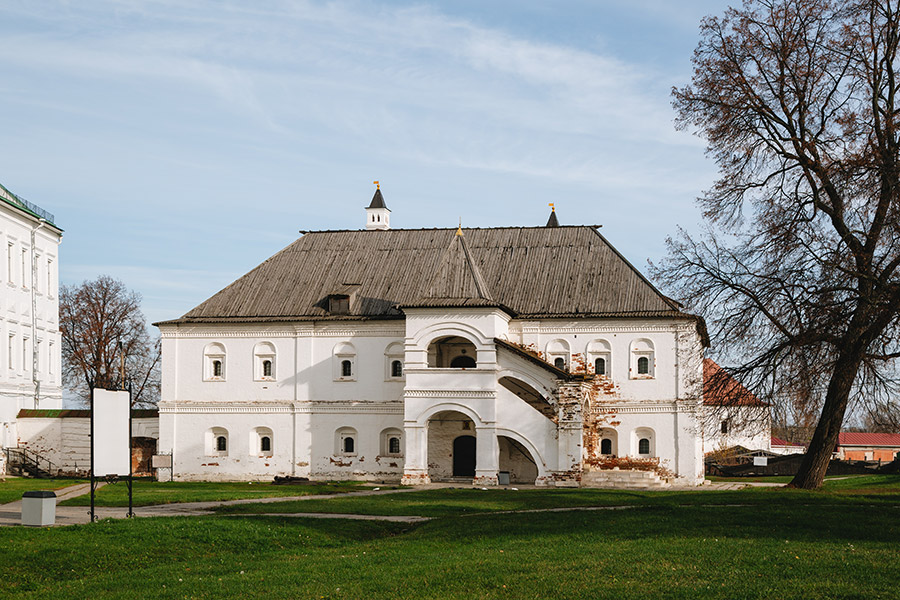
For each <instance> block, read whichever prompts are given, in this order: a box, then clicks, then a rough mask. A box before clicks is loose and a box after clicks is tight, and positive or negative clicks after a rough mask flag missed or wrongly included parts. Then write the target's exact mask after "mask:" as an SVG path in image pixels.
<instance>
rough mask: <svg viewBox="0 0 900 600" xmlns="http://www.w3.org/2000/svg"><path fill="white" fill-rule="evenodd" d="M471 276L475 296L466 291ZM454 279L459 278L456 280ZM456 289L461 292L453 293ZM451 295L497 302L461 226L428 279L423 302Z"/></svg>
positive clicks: (455, 297) (451, 296)
mask: <svg viewBox="0 0 900 600" xmlns="http://www.w3.org/2000/svg"><path fill="white" fill-rule="evenodd" d="M469 278H471V283H474V287H475V294H474V295H473V294H472V293H471V292H470V291H469V290H467V287H468V286H467V285H466V284H467V283H469ZM453 279H456V280H455V281H453ZM438 286H443V287H444V289H438ZM454 291H458V292H459V293H453V292H454ZM449 298H454V299H467V300H487V301H488V302H494V298H493V295H492V294H491V292H490V290H489V289H488V286H487V283H485V281H484V276H483V275H482V274H481V269H479V268H478V265H477V264H476V263H475V260H474V259H473V257H472V252H471V251H470V250H469V245H468V244H467V243H466V236H465V234H464V233H463V231H462V229H458V230H457V233H456V235H454V236H453V239H452V240H451V241H450V245H449V246H447V249H446V250H444V253H443V254H442V255H441V259H440V260H439V261H438V263H437V266H436V268H435V270H434V276H432V278H431V281H429V282H428V287H427V288H426V291H425V293H424V294H423V295H422V297H421V298H420V301H427V300H429V299H431V300H434V299H449Z"/></svg>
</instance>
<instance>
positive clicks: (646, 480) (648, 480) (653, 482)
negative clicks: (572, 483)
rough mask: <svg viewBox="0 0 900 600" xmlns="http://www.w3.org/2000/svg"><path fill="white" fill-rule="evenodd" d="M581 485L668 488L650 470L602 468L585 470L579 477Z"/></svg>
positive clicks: (613, 487)
mask: <svg viewBox="0 0 900 600" xmlns="http://www.w3.org/2000/svg"><path fill="white" fill-rule="evenodd" d="M581 487H596V488H609V489H647V490H649V489H654V490H658V489H666V488H668V487H669V483H668V482H667V481H663V480H662V479H660V478H659V475H657V474H656V473H653V472H652V471H630V470H613V469H604V470H599V471H587V472H585V473H584V475H582V477H581Z"/></svg>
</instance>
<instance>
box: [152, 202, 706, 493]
mask: <svg viewBox="0 0 900 600" xmlns="http://www.w3.org/2000/svg"><path fill="white" fill-rule="evenodd" d="M157 325H158V326H159V328H160V330H161V335H162V344H163V367H162V400H161V402H160V405H159V413H160V445H159V448H160V452H161V453H163V454H169V453H170V454H171V455H172V461H173V467H172V472H171V473H169V472H167V470H163V472H161V473H159V474H158V475H159V477H160V478H161V479H168V477H169V476H170V475H171V476H172V477H173V478H174V479H176V480H179V479H180V480H252V479H260V480H261V479H271V478H272V477H273V476H276V475H290V476H298V477H299V476H302V477H309V478H311V479H361V480H375V481H382V480H384V481H398V480H402V481H403V482H405V483H411V484H417V483H425V482H428V481H434V480H446V479H450V478H462V479H464V480H466V481H474V482H475V483H477V484H482V485H489V484H496V483H498V480H505V478H506V475H507V474H508V476H509V478H510V480H511V481H512V482H525V483H537V484H539V485H560V486H571V485H578V484H579V482H580V480H581V476H582V474H583V472H584V471H585V469H590V468H591V467H592V465H599V464H602V465H605V466H607V467H608V466H610V465H613V464H616V461H620V460H621V461H631V464H636V463H639V462H642V461H643V463H647V464H651V463H653V464H656V463H658V464H659V466H660V467H661V468H662V469H666V470H667V471H668V472H669V473H672V474H675V475H676V476H677V477H678V478H680V480H681V481H682V482H686V483H689V484H697V483H700V482H701V481H702V478H703V470H702V451H701V438H700V435H699V428H698V418H697V417H698V411H699V409H700V402H701V400H700V395H701V385H700V381H701V369H702V366H701V364H702V357H703V347H704V345H705V344H706V339H705V330H704V327H703V323H702V321H700V320H699V319H698V318H697V317H695V316H692V315H689V314H686V313H684V312H682V311H681V310H680V309H679V307H678V306H677V305H676V304H675V303H674V302H672V301H671V300H669V299H667V298H666V297H665V296H663V295H662V294H660V293H659V292H658V291H657V290H656V289H655V288H654V287H653V286H652V285H651V284H650V283H649V282H648V281H647V280H646V279H645V278H644V277H643V276H642V275H641V274H640V273H639V272H638V271H637V270H636V269H635V268H634V267H633V266H631V265H630V264H629V263H628V262H627V261H626V260H625V259H624V258H623V257H622V256H621V255H620V254H619V253H618V252H617V251H616V250H615V249H614V248H613V247H612V246H611V245H610V244H609V243H608V242H607V241H606V240H605V239H604V238H603V236H601V235H600V233H599V232H598V231H597V230H596V228H594V227H586V226H577V227H560V226H559V225H558V222H557V221H556V215H555V213H554V214H552V215H551V219H550V221H549V222H548V224H547V226H546V227H507V228H491V229H477V228H476V229H464V230H463V229H415V230H396V229H390V228H389V211H388V209H387V207H386V206H385V204H384V199H383V197H382V195H381V192H380V190H379V191H377V192H376V194H375V197H374V198H373V200H372V203H371V205H370V206H369V208H368V209H367V217H366V230H355V231H319V232H310V233H306V234H304V235H303V236H302V237H301V238H300V239H298V240H297V241H296V242H294V243H293V244H291V245H289V246H288V247H286V248H285V249H284V250H282V251H281V252H279V253H277V254H276V255H275V256H273V257H271V258H269V259H268V260H266V261H265V262H263V263H262V264H261V265H259V266H258V267H256V268H255V269H253V270H252V271H251V272H249V273H248V274H246V275H244V276H243V277H241V278H239V279H238V280H237V281H235V282H234V283H232V284H231V285H229V286H228V287H227V288H225V289H224V290H222V291H221V292H219V293H217V294H216V295H214V296H213V297H212V298H210V299H209V300H207V301H206V302H204V303H202V304H200V305H199V306H197V307H196V308H194V309H193V310H191V311H189V312H188V313H186V314H185V315H184V316H182V317H181V318H178V319H174V320H171V321H166V322H162V323H158V324H157Z"/></svg>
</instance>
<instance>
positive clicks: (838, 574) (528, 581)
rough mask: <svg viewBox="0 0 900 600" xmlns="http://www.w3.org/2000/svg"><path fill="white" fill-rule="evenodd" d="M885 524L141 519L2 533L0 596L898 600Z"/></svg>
mask: <svg viewBox="0 0 900 600" xmlns="http://www.w3.org/2000/svg"><path fill="white" fill-rule="evenodd" d="M404 495H405V494H404ZM898 535H900V519H898V518H897V512H896V510H894V509H890V510H877V511H873V510H871V509H870V508H869V507H863V506H852V505H840V506H819V505H799V506H785V505H777V506H773V507H761V506H750V507H747V506H737V507H735V506H687V507H676V506H643V507H636V508H634V509H630V510H610V511H590V512H584V511H582V512H571V511H570V512H555V513H539V514H504V515H484V516H471V517H467V518H465V519H464V521H460V520H459V519H458V518H454V517H449V518H441V519H436V520H434V521H431V522H428V523H424V524H421V525H417V526H410V525H400V524H390V523H381V522H360V521H346V520H310V519H294V518H277V517H198V518H158V519H140V518H139V519H132V520H127V521H126V520H119V521H103V522H100V523H97V524H93V525H85V526H75V527H66V528H48V529H27V528H6V529H3V530H0V544H2V547H3V548H4V550H5V552H4V553H5V558H4V569H3V572H4V574H3V587H2V589H0V596H5V597H18V598H47V597H51V598H54V599H57V598H97V597H99V598H156V597H161V598H167V597H172V598H176V597H177V598H248V597H264V598H267V599H273V598H466V599H468V598H515V599H520V598H521V599H531V598H572V599H576V598H578V599H580V598H641V599H642V600H646V599H647V598H659V597H668V598H690V599H693V598H804V599H810V598H867V599H868V598H896V597H897V589H896V585H897V582H898V581H900V563H898V561H897V560H896V557H897V545H896V540H897V538H898Z"/></svg>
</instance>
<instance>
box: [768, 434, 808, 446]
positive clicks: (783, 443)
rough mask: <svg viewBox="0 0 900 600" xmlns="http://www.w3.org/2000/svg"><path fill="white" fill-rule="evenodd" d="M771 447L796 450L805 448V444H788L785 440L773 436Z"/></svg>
mask: <svg viewBox="0 0 900 600" xmlns="http://www.w3.org/2000/svg"><path fill="white" fill-rule="evenodd" d="M772 445H773V446H796V447H797V448H806V444H800V443H798V442H789V441H787V440H783V439H781V438H777V437H775V436H774V435H773V436H772Z"/></svg>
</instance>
